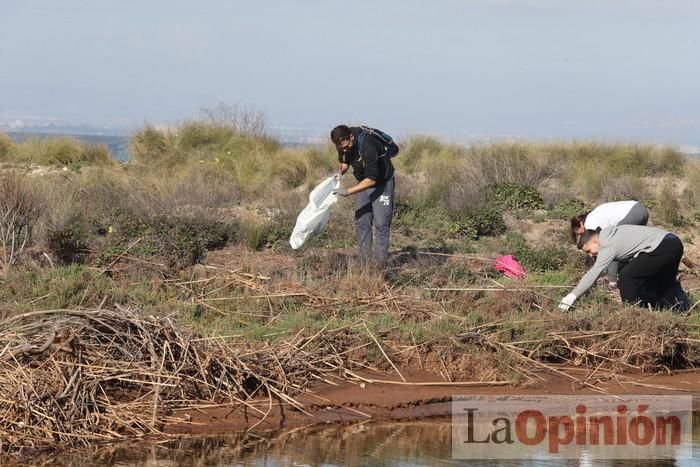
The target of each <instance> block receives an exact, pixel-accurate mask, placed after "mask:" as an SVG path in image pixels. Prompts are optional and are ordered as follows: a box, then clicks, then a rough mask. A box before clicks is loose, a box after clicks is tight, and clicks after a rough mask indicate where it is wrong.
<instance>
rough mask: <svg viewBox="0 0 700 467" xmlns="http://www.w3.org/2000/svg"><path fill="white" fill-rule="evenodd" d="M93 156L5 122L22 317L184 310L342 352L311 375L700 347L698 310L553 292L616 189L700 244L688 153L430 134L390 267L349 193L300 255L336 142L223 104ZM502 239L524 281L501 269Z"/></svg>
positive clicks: (637, 363)
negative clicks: (569, 300) (371, 257)
mask: <svg viewBox="0 0 700 467" xmlns="http://www.w3.org/2000/svg"><path fill="white" fill-rule="evenodd" d="M56 148H62V149H60V150H57V149H56ZM66 148H68V149H66ZM81 148H82V149H81ZM102 150H103V149H100V151H102ZM81 151H82V152H81ZM91 151H93V152H95V151H97V150H95V149H89V148H88V149H85V148H84V147H82V146H81V145H80V143H77V142H75V141H71V140H63V139H62V140H58V142H55V141H51V140H48V141H44V142H41V144H40V143H39V142H36V141H31V140H30V141H27V142H24V143H21V144H15V143H13V142H12V141H10V140H9V139H8V138H4V137H2V136H1V135H0V163H2V164H3V171H2V174H1V175H0V182H1V183H0V209H2V210H3V213H11V214H12V215H11V216H7V217H4V219H5V221H4V222H5V223H4V225H3V229H4V231H5V232H8V233H9V234H8V235H9V236H6V237H5V241H4V243H3V245H2V246H0V248H1V249H2V251H3V252H4V254H3V255H2V274H1V275H0V283H1V285H0V318H2V319H4V320H10V321H4V323H5V324H2V325H0V326H5V327H4V328H3V329H4V330H5V331H8V330H9V329H10V324H7V323H12V322H13V321H11V320H12V319H13V317H17V316H18V315H20V314H23V313H33V312H37V311H45V310H95V309H103V310H110V313H114V312H116V313H117V315H118V314H119V312H120V310H121V311H122V312H123V313H129V316H130V317H134V319H146V318H147V317H151V316H153V317H158V318H160V317H164V316H167V317H168V319H170V320H172V321H173V323H174V326H176V327H177V329H181V328H182V327H185V328H188V329H189V331H188V332H194V333H196V334H197V335H198V336H203V337H196V339H201V338H205V339H209V338H214V337H216V336H226V337H225V338H222V339H223V340H221V342H226V345H225V346H223V347H222V348H223V349H224V350H222V352H223V353H224V354H225V353H226V352H229V351H230V350H226V349H236V348H244V347H246V348H247V347H250V348H253V349H255V348H258V349H259V348H266V349H273V351H274V349H280V348H287V349H288V348H291V347H289V346H290V345H291V344H290V343H294V345H295V346H297V347H301V348H303V349H304V351H305V352H309V353H310V354H314V353H317V354H320V353H326V354H327V353H328V352H329V349H332V354H333V355H335V357H337V358H335V359H334V360H333V362H334V363H333V364H332V366H331V367H328V368H326V370H327V371H324V372H319V373H314V374H316V375H317V376H319V377H323V378H325V377H330V376H328V375H327V374H326V373H329V374H332V375H333V377H337V378H345V379H348V378H350V379H352V378H353V377H352V374H354V373H356V372H357V371H361V370H362V369H375V370H379V371H386V372H392V373H396V372H398V371H400V370H399V368H404V369H421V370H424V371H427V372H430V373H433V374H435V375H441V377H442V378H444V379H445V380H481V381H492V380H506V381H509V382H511V383H512V384H536V383H537V371H541V370H546V369H548V368H550V367H551V365H572V366H579V367H584V368H596V369H597V370H596V371H598V373H597V374H598V375H599V376H600V377H601V378H606V377H613V376H614V375H615V374H616V373H619V372H627V371H635V372H657V371H669V370H673V369H679V368H691V367H694V366H696V365H697V364H698V363H700V353H699V352H700V346H699V345H698V342H700V336H699V335H698V329H700V327H699V325H700V322H698V318H697V317H696V316H697V315H696V314H692V315H691V316H679V315H674V314H672V313H670V312H652V311H645V310H639V309H634V308H630V307H623V306H622V305H620V304H619V303H618V301H616V300H615V298H614V297H611V296H610V295H608V294H607V293H605V292H604V291H602V290H600V289H597V290H594V291H593V292H592V293H590V294H588V295H587V296H586V297H584V298H582V299H581V300H580V301H579V302H578V303H577V306H578V307H577V309H576V310H575V312H573V313H568V314H564V313H561V312H560V311H559V310H558V308H557V307H556V305H557V303H558V300H559V298H560V297H561V296H563V295H565V293H566V292H568V287H570V286H572V285H573V284H574V283H575V282H576V281H577V280H578V278H580V276H581V275H582V273H583V272H584V270H585V269H586V267H587V265H589V264H590V261H589V260H587V259H586V258H585V257H584V256H583V255H582V254H581V253H579V252H578V251H575V249H573V247H571V246H570V245H568V244H567V219H568V218H569V217H570V216H572V215H574V214H576V213H580V212H583V211H585V210H586V209H587V208H590V207H592V206H594V205H595V204H596V203H598V202H601V201H610V200H619V199H628V198H636V199H640V200H643V201H644V202H645V203H646V204H647V205H648V206H649V207H650V211H651V222H652V224H654V225H660V226H663V227H665V228H668V229H669V230H672V231H674V232H677V233H678V234H679V235H680V237H681V238H682V239H683V241H684V243H685V246H686V253H687V255H688V256H689V257H691V259H694V260H695V261H697V260H698V259H700V256H698V254H697V249H696V246H695V244H696V243H697V242H698V238H697V235H696V231H697V226H698V223H699V222H700V216H699V215H698V213H699V212H700V188H699V187H700V167H699V166H698V164H697V162H695V161H692V160H688V159H686V157H684V156H683V155H682V154H681V153H679V152H678V151H676V150H674V149H672V148H661V147H652V146H632V145H615V144H611V145H603V144H598V143H547V144H540V143H499V144H489V145H482V146H477V147H464V146H459V145H452V144H446V143H443V142H441V141H439V140H436V139H433V138H427V137H415V138H412V139H410V140H408V141H406V142H405V143H404V144H403V145H402V152H401V154H400V155H399V156H398V157H397V158H396V159H395V162H396V165H397V177H398V179H397V206H396V215H395V224H394V225H395V228H394V234H393V237H392V241H393V244H392V251H391V258H390V263H389V266H388V268H387V270H386V271H381V272H378V271H374V270H368V269H366V268H364V269H363V268H361V267H359V265H358V264H356V262H355V258H354V251H353V250H354V232H353V225H352V214H351V213H352V200H343V201H342V202H341V203H339V206H337V207H336V209H335V210H334V212H333V215H332V220H331V222H330V223H329V225H328V228H327V229H326V231H325V232H324V233H323V234H322V235H320V236H319V237H318V238H316V239H314V240H312V241H311V242H310V243H309V244H308V246H306V247H305V248H304V249H303V250H301V251H293V250H291V249H290V248H289V246H288V243H287V239H288V237H289V234H290V233H291V230H292V228H293V225H294V221H295V218H296V215H297V214H298V212H299V211H300V210H301V208H302V207H303V206H304V205H305V204H306V200H307V197H308V192H309V190H310V188H311V187H312V186H313V185H314V184H315V183H317V182H318V181H319V180H321V179H322V178H323V177H325V176H327V175H328V174H330V173H332V172H333V170H334V168H335V166H336V162H335V161H336V156H335V152H334V148H333V147H332V146H330V145H327V146H321V147H306V148H298V149H289V148H284V147H282V146H281V145H280V144H279V143H278V142H276V141H274V140H272V139H271V138H269V137H267V136H265V135H264V132H261V131H257V130H256V131H243V130H242V129H241V128H239V127H236V126H235V125H234V126H232V125H230V124H227V123H226V122H225V121H224V122H222V121H216V120H212V121H206V122H204V121H193V122H188V123H184V124H183V125H181V126H180V127H178V128H172V129H168V130H160V129H156V128H153V127H145V128H143V129H142V130H141V131H140V132H138V133H137V134H135V135H134V136H133V139H132V158H131V161H130V162H129V163H128V164H116V163H112V162H110V161H109V160H108V159H107V160H105V159H104V157H101V156H100V157H97V156H94V157H93V156H91V155H89V154H93V152H91ZM28 154H31V156H27V155H28ZM56 154H62V155H61V156H60V157H59V156H57V155H56ZM65 154H69V156H65ZM107 158H108V155H107ZM37 164H40V166H41V167H40V168H41V170H38V169H37ZM64 167H65V170H64ZM505 253H512V254H514V255H515V256H516V257H517V258H518V260H519V261H520V262H521V263H522V264H523V266H524V267H525V269H526V270H527V271H528V277H527V279H525V280H523V281H509V280H507V279H504V278H503V277H502V276H500V275H499V274H498V273H497V272H496V271H495V270H494V269H493V267H492V264H491V263H492V259H493V257H494V256H496V255H498V254H505ZM682 280H683V283H684V285H685V286H686V288H688V289H691V295H692V296H693V300H694V303H695V301H697V300H698V299H699V298H700V297H699V296H698V294H697V292H695V291H693V290H697V287H698V284H700V278H699V277H698V274H697V270H693V269H687V268H685V267H684V268H683V269H682ZM124 310H129V311H128V312H127V311H124ZM54 314H57V315H58V316H62V314H61V313H54ZM29 316H30V317H31V316H34V315H29ZM36 316H39V315H36ZM41 316H44V315H41ZM130 319H131V318H130ZM30 321H31V320H30ZM37 326H38V325H37ZM8 332H9V331H8ZM6 335H9V334H6ZM187 335H190V334H187ZM86 338H87V337H86ZM193 338H195V337H193ZM8 339H9V338H8ZM37 339H38V338H37ZM8 342H9V341H8ZM159 342H161V343H162V341H159ZM217 342H219V340H217ZM15 344H16V342H14V341H13V342H11V343H10V345H11V346H14V345H15ZM6 345H8V343H6V342H0V348H2V347H5V346H6ZM57 345H58V344H52V343H50V344H49V346H48V347H47V348H46V349H44V350H43V351H42V352H41V353H40V355H41V356H42V358H44V357H46V358H48V357H49V356H50V355H53V354H52V353H51V352H52V349H53V350H56V351H58V350H57V349H58V347H57ZM168 345H174V344H172V343H169V344H168ZM222 345H224V344H222ZM226 346H231V347H226ZM8 348H9V347H8ZM33 358H34V359H35V358H36V356H34V357H33ZM33 361H34V360H33ZM144 365H146V366H144V367H143V368H146V367H147V366H148V365H150V363H148V362H146V363H144ZM139 368H140V370H139V371H146V370H144V369H143V368H141V367H139ZM135 371H136V370H135ZM548 371H549V370H548ZM146 373H148V372H147V371H146ZM311 373H313V372H311ZM63 377H66V380H69V379H70V375H67V374H65V375H64V376H63ZM63 377H61V378H63ZM145 377H150V376H145ZM61 378H58V379H57V381H61ZM311 379H314V378H311ZM295 381H296V380H295ZM277 382H279V381H277ZM268 383H269V382H268ZM574 383H575V384H580V385H590V384H591V383H590V382H588V380H585V379H581V380H577V381H574ZM270 384H272V383H270ZM305 384H306V382H298V381H297V382H295V390H299V389H301V388H303V387H304V386H305ZM58 386H60V384H58ZM115 387H119V385H118V384H117V385H116V386H115ZM270 387H274V388H275V390H276V391H278V390H279V391H280V393H281V394H283V393H285V391H286V390H287V389H289V388H287V387H286V386H284V385H282V386H277V385H276V383H275V384H273V385H272V386H270ZM280 387H282V388H286V389H279V388H280ZM59 389H60V388H59ZM244 392H245V391H244ZM268 392H269V391H268ZM290 392H293V391H291V389H290ZM237 394H238V396H237V397H242V398H245V397H247V396H253V394H247V395H246V394H243V393H237ZM205 399H206V397H205ZM144 423H145V422H144ZM148 426H149V427H151V428H153V429H154V430H155V429H157V425H148ZM151 428H149V429H151Z"/></svg>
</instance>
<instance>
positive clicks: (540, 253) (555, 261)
mask: <svg viewBox="0 0 700 467" xmlns="http://www.w3.org/2000/svg"><path fill="white" fill-rule="evenodd" d="M506 246H507V248H508V253H510V254H512V255H513V256H515V258H516V259H517V260H518V262H520V264H521V265H522V266H523V267H524V268H525V270H526V271H528V272H547V271H557V270H559V269H561V268H562V267H563V266H564V265H565V264H567V251H566V249H564V248H562V247H555V246H547V247H544V248H533V247H531V246H530V245H529V244H528V243H527V241H526V240H525V238H524V237H523V236H522V235H520V234H517V233H508V234H507V235H506Z"/></svg>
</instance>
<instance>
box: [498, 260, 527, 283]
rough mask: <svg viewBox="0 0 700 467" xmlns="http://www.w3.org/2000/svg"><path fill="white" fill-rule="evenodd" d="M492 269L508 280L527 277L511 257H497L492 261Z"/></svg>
mask: <svg viewBox="0 0 700 467" xmlns="http://www.w3.org/2000/svg"><path fill="white" fill-rule="evenodd" d="M493 267H494V268H496V271H498V272H500V273H503V275H504V276H506V277H508V278H509V279H521V278H523V277H525V276H526V275H527V274H526V273H525V269H523V267H522V266H521V265H520V263H518V262H517V261H516V259H515V258H514V257H513V255H505V256H499V257H497V258H496V259H494V260H493Z"/></svg>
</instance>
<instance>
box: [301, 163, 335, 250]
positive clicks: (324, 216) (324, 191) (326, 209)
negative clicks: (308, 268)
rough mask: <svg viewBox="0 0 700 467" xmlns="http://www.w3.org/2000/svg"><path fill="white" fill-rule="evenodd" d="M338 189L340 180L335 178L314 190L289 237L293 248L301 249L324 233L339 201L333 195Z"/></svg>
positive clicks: (320, 184)
mask: <svg viewBox="0 0 700 467" xmlns="http://www.w3.org/2000/svg"><path fill="white" fill-rule="evenodd" d="M338 187H340V179H339V178H337V177H335V176H334V177H329V178H327V179H326V180H324V181H322V182H321V183H319V184H318V185H317V186H316V188H314V189H313V191H312V192H311V194H310V195H309V204H308V205H307V206H306V207H305V208H304V210H303V211H301V213H299V217H297V224H296V225H295V226H294V231H293V232H292V236H291V237H289V244H290V245H292V248H294V249H295V250H296V249H297V248H300V247H301V246H302V245H303V244H304V243H306V241H307V240H309V239H310V238H313V237H315V236H316V235H318V234H320V233H321V232H322V231H323V229H324V228H325V227H326V224H327V223H328V218H329V217H330V215H331V206H333V204H334V203H335V202H336V201H338V196H337V195H334V194H332V193H333V190H335V189H336V188H338Z"/></svg>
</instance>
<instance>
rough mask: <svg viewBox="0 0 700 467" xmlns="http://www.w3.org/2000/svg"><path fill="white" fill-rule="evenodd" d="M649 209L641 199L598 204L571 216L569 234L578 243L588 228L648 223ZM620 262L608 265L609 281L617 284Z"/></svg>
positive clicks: (574, 242) (612, 286) (614, 285)
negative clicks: (587, 210)
mask: <svg viewBox="0 0 700 467" xmlns="http://www.w3.org/2000/svg"><path fill="white" fill-rule="evenodd" d="M648 222H649V210H648V209H647V207H646V206H644V205H643V204H642V203H640V202H639V201H614V202H611V203H603V204H601V205H598V206H596V207H595V208H594V209H593V210H592V211H589V212H586V213H583V214H579V215H578V216H574V217H572V218H571V229H570V231H569V235H570V237H571V242H572V243H573V244H574V245H576V243H577V242H578V237H579V236H580V235H581V234H583V232H585V231H586V230H598V229H601V230H602V229H607V228H608V227H612V226H614V225H647V223H648ZM618 274H619V264H618V262H617V261H613V262H612V263H610V266H608V283H609V284H610V287H611V288H613V289H614V288H615V287H616V286H617V279H618Z"/></svg>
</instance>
